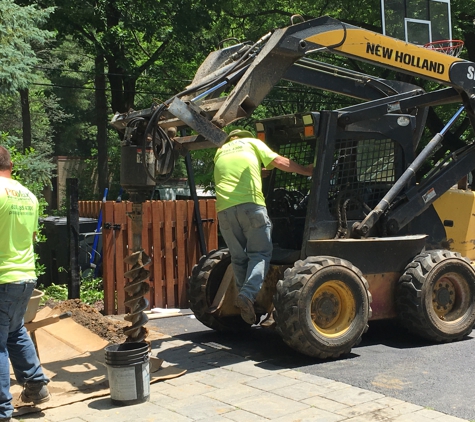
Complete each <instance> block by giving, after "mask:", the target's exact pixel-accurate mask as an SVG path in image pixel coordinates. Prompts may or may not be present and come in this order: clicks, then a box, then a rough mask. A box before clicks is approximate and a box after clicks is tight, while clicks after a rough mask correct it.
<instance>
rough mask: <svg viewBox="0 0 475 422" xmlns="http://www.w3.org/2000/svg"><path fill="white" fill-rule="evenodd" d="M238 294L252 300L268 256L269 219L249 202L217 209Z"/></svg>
mask: <svg viewBox="0 0 475 422" xmlns="http://www.w3.org/2000/svg"><path fill="white" fill-rule="evenodd" d="M218 220H219V227H220V230H221V234H222V236H223V239H224V241H225V242H226V245H227V246H228V248H229V252H230V254H231V263H232V265H233V270H234V276H235V279H236V286H237V288H238V290H239V292H240V294H242V295H244V296H246V297H247V298H248V299H250V300H251V301H252V302H255V300H256V296H257V294H258V293H259V290H260V289H261V286H262V283H263V282H264V279H265V276H266V274H267V271H268V270H269V264H270V260H271V257H272V238H271V233H272V223H271V221H270V219H269V216H268V215H267V210H266V208H265V207H263V206H261V205H257V204H254V203H252V202H249V203H245V204H240V205H236V206H234V207H230V208H227V209H225V210H224V211H220V212H218Z"/></svg>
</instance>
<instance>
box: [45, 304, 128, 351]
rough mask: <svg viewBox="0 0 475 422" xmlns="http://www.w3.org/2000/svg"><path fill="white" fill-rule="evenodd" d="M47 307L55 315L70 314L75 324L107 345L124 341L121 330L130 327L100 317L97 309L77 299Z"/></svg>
mask: <svg viewBox="0 0 475 422" xmlns="http://www.w3.org/2000/svg"><path fill="white" fill-rule="evenodd" d="M49 306H50V307H53V311H54V313H56V314H61V313H63V312H68V311H69V312H71V318H72V319H73V320H74V321H75V322H76V323H78V324H79V325H82V326H83V327H85V328H87V329H88V330H90V331H92V332H93V333H95V334H97V335H98V336H99V337H101V338H103V339H104V340H106V341H108V342H109V343H113V344H120V343H123V342H124V341H125V339H126V336H125V335H124V333H123V328H124V327H126V326H128V325H130V324H129V323H126V322H123V321H119V320H113V319H111V318H108V317H106V316H104V315H102V314H101V313H100V312H99V311H98V309H97V307H94V306H91V305H87V304H86V303H83V302H81V301H80V300H79V299H70V300H65V301H64V302H59V303H56V304H55V305H54V306H51V305H49Z"/></svg>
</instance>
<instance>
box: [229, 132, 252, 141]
mask: <svg viewBox="0 0 475 422" xmlns="http://www.w3.org/2000/svg"><path fill="white" fill-rule="evenodd" d="M235 138H254V135H253V134H252V133H251V132H249V131H248V130H243V129H234V130H233V131H232V132H230V134H229V135H228V136H227V137H226V139H225V140H224V142H228V141H230V140H231V139H235Z"/></svg>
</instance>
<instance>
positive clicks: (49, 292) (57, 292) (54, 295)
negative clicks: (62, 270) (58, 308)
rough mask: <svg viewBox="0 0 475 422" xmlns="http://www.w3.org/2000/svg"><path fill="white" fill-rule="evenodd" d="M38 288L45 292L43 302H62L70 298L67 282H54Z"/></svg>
mask: <svg viewBox="0 0 475 422" xmlns="http://www.w3.org/2000/svg"><path fill="white" fill-rule="evenodd" d="M38 289H39V290H41V291H42V292H44V296H42V298H41V304H42V305H44V303H45V302H46V301H47V300H54V301H55V302H60V301H63V300H67V299H68V286H66V285H65V284H54V283H52V284H51V285H50V286H48V287H44V286H42V285H39V286H38Z"/></svg>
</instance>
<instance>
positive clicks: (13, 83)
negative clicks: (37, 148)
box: [0, 0, 53, 150]
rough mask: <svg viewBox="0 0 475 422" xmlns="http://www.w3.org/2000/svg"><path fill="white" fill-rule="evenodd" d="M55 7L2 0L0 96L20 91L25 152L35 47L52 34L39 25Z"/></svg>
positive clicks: (28, 127)
mask: <svg viewBox="0 0 475 422" xmlns="http://www.w3.org/2000/svg"><path fill="white" fill-rule="evenodd" d="M52 11H53V9H52V8H48V9H43V10H41V9H38V8H36V6H34V5H30V6H24V7H22V6H18V5H16V4H15V3H14V2H13V1H12V0H0V35H1V36H0V93H1V94H12V93H15V92H16V91H19V92H20V97H21V109H22V117H23V119H22V121H23V149H24V150H26V149H28V148H30V147H31V118H30V104H29V92H28V86H29V84H30V83H31V82H32V81H33V79H34V72H33V66H34V65H36V64H37V63H38V61H39V59H38V57H37V55H36V52H35V47H39V46H41V45H43V44H44V43H45V42H46V40H47V39H49V38H51V37H52V36H53V33H51V32H49V31H47V30H44V29H41V28H40V26H41V24H43V23H44V22H45V21H46V19H47V18H48V17H49V15H50V14H51V12H52Z"/></svg>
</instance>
